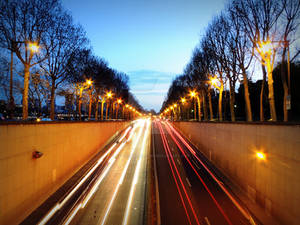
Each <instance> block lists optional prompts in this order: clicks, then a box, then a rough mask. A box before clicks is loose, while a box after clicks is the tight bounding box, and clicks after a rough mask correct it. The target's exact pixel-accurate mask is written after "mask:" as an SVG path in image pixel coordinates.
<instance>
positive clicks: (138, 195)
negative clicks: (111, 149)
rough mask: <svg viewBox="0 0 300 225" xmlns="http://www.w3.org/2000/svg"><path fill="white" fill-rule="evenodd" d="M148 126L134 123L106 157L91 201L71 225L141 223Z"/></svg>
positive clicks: (148, 121)
mask: <svg viewBox="0 0 300 225" xmlns="http://www.w3.org/2000/svg"><path fill="white" fill-rule="evenodd" d="M150 127H151V121H150V120H146V119H140V120H138V121H136V122H135V124H134V126H133V128H132V130H131V131H130V134H128V135H127V136H128V139H126V140H125V141H122V143H119V146H118V147H117V149H116V151H115V153H114V156H112V157H111V158H110V163H108V165H107V167H106V169H107V172H104V174H105V177H104V178H103V180H102V181H101V184H100V185H99V187H98V190H97V191H96V192H95V193H94V196H93V199H91V200H90V202H89V204H88V205H86V207H85V206H82V209H81V212H80V213H78V215H77V216H76V217H75V218H74V222H73V224H82V225H83V224H84V225H86V224H89V225H93V224H95V225H96V224H101V225H104V224H123V225H126V224H143V221H144V209H145V205H146V203H145V194H146V193H145V188H146V169H147V167H146V162H147V154H148V151H149V144H150V141H149V140H150V132H151V129H150ZM91 193H92V192H91ZM83 203H84V201H83Z"/></svg>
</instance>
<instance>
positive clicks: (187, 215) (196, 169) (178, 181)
mask: <svg viewBox="0 0 300 225" xmlns="http://www.w3.org/2000/svg"><path fill="white" fill-rule="evenodd" d="M152 138H153V139H154V148H155V157H156V164H157V168H156V169H157V175H158V187H159V202H160V217H161V224H163V225H168V224H170V225H176V224H207V225H210V224H218V225H219V224H220V225H221V224H241V225H242V224H252V225H253V224H259V222H258V221H255V219H254V218H253V217H252V216H251V214H250V213H249V211H248V210H247V208H245V207H244V206H243V205H242V203H241V202H240V201H239V200H238V199H236V198H235V196H233V195H232V193H231V191H230V190H228V188H227V187H225V185H224V184H223V183H222V180H220V179H219V178H218V177H216V176H215V175H214V173H213V172H212V171H211V170H210V169H209V168H208V167H207V166H206V164H205V163H204V162H203V160H202V159H201V158H200V157H199V155H198V153H197V151H196V150H195V149H193V148H192V147H191V146H190V145H189V144H188V143H187V142H186V140H185V138H184V137H182V136H181V134H180V133H178V132H177V131H176V130H175V129H174V128H173V127H172V125H171V124H169V123H167V122H163V121H160V120H156V121H155V122H154V124H153V137H152Z"/></svg>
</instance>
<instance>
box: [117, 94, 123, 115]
mask: <svg viewBox="0 0 300 225" xmlns="http://www.w3.org/2000/svg"><path fill="white" fill-rule="evenodd" d="M121 103H122V99H120V98H119V99H118V100H117V109H116V119H118V115H119V114H118V111H119V105H120V104H121Z"/></svg>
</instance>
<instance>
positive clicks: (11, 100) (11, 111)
mask: <svg viewBox="0 0 300 225" xmlns="http://www.w3.org/2000/svg"><path fill="white" fill-rule="evenodd" d="M13 64H14V52H13V51H12V50H11V51H10V80H9V108H8V109H9V110H8V111H9V118H10V119H12V118H13V117H14V110H15V100H14V96H13Z"/></svg>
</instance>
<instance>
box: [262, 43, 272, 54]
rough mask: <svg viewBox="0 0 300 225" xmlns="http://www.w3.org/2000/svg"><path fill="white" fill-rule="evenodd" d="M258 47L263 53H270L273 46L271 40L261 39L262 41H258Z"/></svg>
mask: <svg viewBox="0 0 300 225" xmlns="http://www.w3.org/2000/svg"><path fill="white" fill-rule="evenodd" d="M259 48H260V51H261V52H262V53H263V54H272V51H273V49H274V46H273V45H272V42H271V41H263V42H262V43H259Z"/></svg>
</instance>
